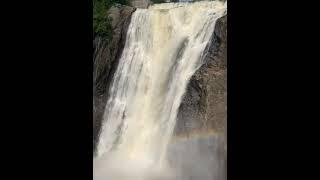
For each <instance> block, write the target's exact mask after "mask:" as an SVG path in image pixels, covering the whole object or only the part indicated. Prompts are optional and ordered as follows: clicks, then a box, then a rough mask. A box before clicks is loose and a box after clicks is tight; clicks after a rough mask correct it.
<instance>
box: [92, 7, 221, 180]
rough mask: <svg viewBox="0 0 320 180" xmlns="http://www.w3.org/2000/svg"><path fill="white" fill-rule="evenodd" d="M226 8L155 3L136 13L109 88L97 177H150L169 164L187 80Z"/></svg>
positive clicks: (100, 138) (113, 178) (195, 67)
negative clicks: (168, 160)
mask: <svg viewBox="0 0 320 180" xmlns="http://www.w3.org/2000/svg"><path fill="white" fill-rule="evenodd" d="M225 13H226V4H224V3H222V2H219V1H210V2H195V3H164V4H155V5H153V6H150V7H149V8H148V9H137V10H136V11H135V12H134V13H133V15H132V18H131V23H130V25H129V28H128V32H127V39H126V43H125V47H124V50H123V53H122V55H121V57H120V59H119V64H118V67H117V70H116V72H115V74H114V77H113V82H112V85H111V88H110V90H109V94H110V95H109V96H110V97H109V99H108V102H107V105H106V108H105V113H104V118H103V125H102V130H101V134H100V137H99V142H98V147H97V157H95V160H94V178H96V179H103V178H106V179H109V178H111V180H118V179H119V180H122V179H126V178H127V179H132V180H142V179H143V180H145V179H147V180H149V179H150V178H148V177H149V176H147V175H146V174H148V173H149V174H150V173H151V172H152V173H156V172H158V170H159V169H161V170H163V169H164V168H166V161H165V159H166V158H165V157H166V148H167V146H168V143H169V141H170V138H171V136H172V133H173V130H174V126H175V121H176V116H177V112H178V108H179V105H180V103H181V100H182V97H183V94H184V92H185V89H186V86H187V84H188V80H189V79H190V77H191V76H192V75H193V73H194V72H195V71H196V70H197V68H199V67H200V65H201V63H202V58H203V57H204V54H205V53H204V52H205V49H206V47H207V46H208V45H209V43H210V39H211V36H212V35H213V31H214V26H215V22H216V20H217V19H218V18H219V17H221V16H222V15H224V14H225ZM159 174H161V173H160V171H159ZM106 176H107V177H106ZM120 176H121V177H120ZM133 177H134V178H133ZM160 179H164V178H163V177H162V178H160Z"/></svg>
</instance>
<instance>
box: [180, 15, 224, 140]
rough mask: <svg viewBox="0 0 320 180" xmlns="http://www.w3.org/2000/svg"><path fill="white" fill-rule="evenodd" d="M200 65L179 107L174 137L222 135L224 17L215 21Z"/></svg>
mask: <svg viewBox="0 0 320 180" xmlns="http://www.w3.org/2000/svg"><path fill="white" fill-rule="evenodd" d="M213 33H214V34H213V36H212V41H211V43H210V45H209V46H208V51H207V54H206V55H205V58H204V62H203V65H202V66H201V67H200V68H199V69H198V70H197V71H196V73H195V74H194V75H193V76H192V77H191V79H190V81H189V84H188V87H187V91H186V94H185V95H184V98H183V101H182V103H181V105H180V109H179V113H178V120H177V125H176V129H175V133H176V135H179V134H188V133H190V132H193V131H210V132H212V131H213V132H215V133H223V132H225V130H226V118H227V117H226V116H227V16H223V17H221V18H220V19H218V21H217V23H216V26H215V30H214V32H213Z"/></svg>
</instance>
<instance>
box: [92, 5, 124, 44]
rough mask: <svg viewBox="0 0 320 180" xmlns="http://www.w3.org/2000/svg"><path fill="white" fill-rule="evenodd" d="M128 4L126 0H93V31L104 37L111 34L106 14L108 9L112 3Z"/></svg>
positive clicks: (109, 36) (108, 36)
mask: <svg viewBox="0 0 320 180" xmlns="http://www.w3.org/2000/svg"><path fill="white" fill-rule="evenodd" d="M116 3H118V4H123V5H125V4H128V0H93V32H94V34H95V35H98V36H101V37H103V38H105V39H110V38H111V36H112V29H111V19H110V18H108V16H107V11H108V9H109V8H110V7H111V6H112V5H114V4H116Z"/></svg>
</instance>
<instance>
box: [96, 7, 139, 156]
mask: <svg viewBox="0 0 320 180" xmlns="http://www.w3.org/2000/svg"><path fill="white" fill-rule="evenodd" d="M134 11H135V8H133V7H129V6H122V5H117V6H114V7H112V8H111V9H110V10H109V12H108V14H109V16H110V17H111V18H112V28H113V34H112V40H111V41H110V42H107V41H105V40H103V39H102V38H101V37H95V38H94V41H93V51H94V53H93V151H95V147H96V144H97V139H98V135H99V131H100V128H101V122H102V117H103V112H104V108H105V105H106V102H107V98H108V94H107V92H108V91H107V90H108V87H109V85H110V82H111V80H112V75H113V73H114V71H115V70H116V68H117V64H118V59H119V57H120V55H121V53H122V50H123V47H124V45H125V40H126V33H127V29H128V26H129V24H130V20H131V15H132V13H133V12H134Z"/></svg>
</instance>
